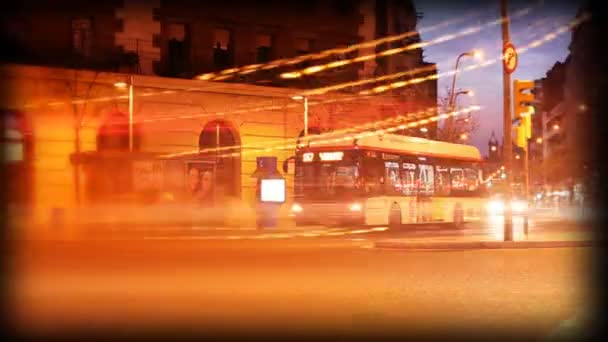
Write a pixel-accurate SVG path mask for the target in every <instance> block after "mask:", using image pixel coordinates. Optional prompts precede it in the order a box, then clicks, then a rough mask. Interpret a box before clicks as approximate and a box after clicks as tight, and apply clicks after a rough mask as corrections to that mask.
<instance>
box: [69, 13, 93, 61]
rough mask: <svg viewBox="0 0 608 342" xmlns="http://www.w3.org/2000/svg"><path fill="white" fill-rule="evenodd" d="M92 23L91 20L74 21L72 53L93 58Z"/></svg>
mask: <svg viewBox="0 0 608 342" xmlns="http://www.w3.org/2000/svg"><path fill="white" fill-rule="evenodd" d="M92 22H93V20H92V19H91V18H76V19H72V51H73V52H74V53H76V54H78V55H82V56H87V57H89V56H91V40H92V38H93V29H92V26H93V23H92Z"/></svg>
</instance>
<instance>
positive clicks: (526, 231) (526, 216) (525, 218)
mask: <svg viewBox="0 0 608 342" xmlns="http://www.w3.org/2000/svg"><path fill="white" fill-rule="evenodd" d="M524 236H525V237H526V240H527V239H528V213H527V212H526V213H525V214H524Z"/></svg>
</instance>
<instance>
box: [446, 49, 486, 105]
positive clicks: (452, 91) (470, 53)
mask: <svg viewBox="0 0 608 342" xmlns="http://www.w3.org/2000/svg"><path fill="white" fill-rule="evenodd" d="M465 56H468V57H475V58H481V57H482V53H481V50H471V51H467V52H463V53H461V54H460V55H458V57H457V58H456V66H455V67H454V76H453V77H452V88H451V89H450V99H449V101H448V105H449V107H450V109H451V110H452V109H453V107H454V101H455V96H456V95H455V87H456V75H458V64H459V63H460V59H461V58H462V57H465Z"/></svg>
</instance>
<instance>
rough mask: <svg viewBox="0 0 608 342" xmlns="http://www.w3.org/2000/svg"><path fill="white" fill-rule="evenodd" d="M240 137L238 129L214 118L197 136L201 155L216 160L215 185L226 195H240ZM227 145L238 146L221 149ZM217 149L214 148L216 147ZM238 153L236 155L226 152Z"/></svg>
mask: <svg viewBox="0 0 608 342" xmlns="http://www.w3.org/2000/svg"><path fill="white" fill-rule="evenodd" d="M240 145H241V139H240V137H239V134H238V131H237V130H236V129H235V128H234V126H232V125H231V124H230V123H229V122H227V121H224V120H214V121H211V122H209V123H207V124H206V125H205V126H204V127H203V130H202V132H201V134H200V136H199V139H198V147H199V150H200V151H201V155H203V156H206V157H209V158H212V159H215V160H217V163H218V164H217V175H216V185H218V186H219V187H220V189H221V192H222V193H223V194H224V195H226V196H231V197H240V195H241V157H240V152H241V148H240ZM228 146H239V147H238V148H234V149H229V150H225V149H224V150H222V149H221V148H225V147H228ZM218 148H219V150H217V151H216V150H214V149H218ZM233 153H238V154H239V155H238V156H234V155H231V156H228V154H233Z"/></svg>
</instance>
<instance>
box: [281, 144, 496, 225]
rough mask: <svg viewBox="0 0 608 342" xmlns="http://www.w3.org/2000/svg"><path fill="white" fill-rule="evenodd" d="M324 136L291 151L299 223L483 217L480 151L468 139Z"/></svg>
mask: <svg viewBox="0 0 608 342" xmlns="http://www.w3.org/2000/svg"><path fill="white" fill-rule="evenodd" d="M327 140H328V139H320V138H319V139H315V138H311V140H310V141H309V142H308V144H307V145H308V146H307V147H303V148H300V149H298V151H297V152H296V156H295V178H294V202H293V205H292V207H291V214H292V215H293V216H295V220H296V224H298V225H310V224H324V225H339V224H353V225H358V224H360V225H368V226H389V227H391V228H394V227H398V226H401V225H402V224H421V223H452V224H456V225H460V224H462V223H464V222H467V221H472V220H478V219H480V218H481V216H482V213H483V211H484V203H485V200H484V199H483V197H485V191H484V190H485V187H484V186H483V182H482V178H481V177H482V175H481V163H482V158H481V155H480V153H479V150H478V149H477V148H475V147H473V146H468V145H460V144H451V143H445V142H439V141H433V140H428V139H422V138H416V137H407V136H401V135H394V134H384V135H370V136H366V137H363V138H360V139H348V138H347V137H343V138H335V137H332V139H329V140H330V142H328V141H327ZM336 141H338V142H336Z"/></svg>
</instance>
